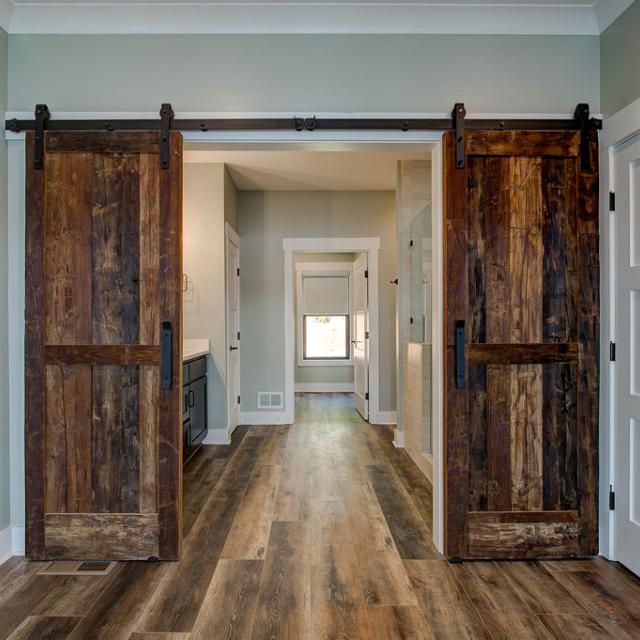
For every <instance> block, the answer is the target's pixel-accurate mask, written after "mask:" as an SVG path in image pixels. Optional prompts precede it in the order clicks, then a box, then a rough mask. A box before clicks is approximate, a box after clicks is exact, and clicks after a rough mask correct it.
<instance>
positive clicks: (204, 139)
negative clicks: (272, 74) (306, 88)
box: [0, 111, 571, 556]
mask: <svg viewBox="0 0 640 640" xmlns="http://www.w3.org/2000/svg"><path fill="white" fill-rule="evenodd" d="M156 115H157V114H155V113H154V114H150V113H145V112H142V113H140V112H99V111H93V112H56V113H55V114H54V116H55V117H56V118H62V119H73V118H79V119H89V120H97V121H103V120H105V119H106V120H109V119H112V118H114V117H116V118H117V117H126V118H131V119H136V120H137V119H143V118H145V117H146V118H151V117H153V118H155V117H156ZM303 115H304V114H303ZM315 115H316V116H317V117H318V118H332V117H339V118H342V117H347V116H349V115H351V116H354V117H362V115H363V114H344V113H330V112H327V113H324V112H323V113H316V114H315ZM5 116H6V118H8V119H10V118H13V117H16V118H18V119H23V120H24V119H30V118H32V117H33V114H32V113H31V112H19V111H16V112H7V113H6V114H5ZM192 116H193V114H180V113H176V118H182V117H185V118H189V117H192ZM276 116H283V117H285V116H286V117H290V114H272V113H230V112H229V113H227V112H225V113H199V114H197V115H196V116H195V117H197V118H203V117H205V118H216V117H225V118H242V117H252V118H261V117H276ZM366 116H367V117H373V118H393V119H398V118H399V119H405V118H414V117H420V118H433V117H438V118H440V117H442V118H446V119H449V118H450V114H435V115H434V114H432V113H410V114H409V113H402V112H398V113H374V114H366ZM470 117H473V116H472V115H471V114H470ZM478 117H483V118H496V119H509V118H514V117H519V116H518V114H480V115H479V116H478ZM542 117H547V118H548V117H557V115H556V114H551V115H542ZM567 117H568V118H571V116H570V115H569V116H567ZM442 135H443V131H441V130H410V131H392V130H344V131H337V130H317V131H302V132H298V131H267V130H265V131H184V132H183V141H184V145H183V146H184V150H185V151H188V150H191V149H197V148H198V146H200V145H202V144H203V143H204V144H208V145H211V144H215V146H216V148H217V149H247V150H255V149H295V150H348V151H365V150H389V151H391V150H397V151H404V150H406V151H409V150H419V151H424V153H425V156H427V157H431V162H432V175H433V176H434V182H433V194H432V199H433V205H432V206H433V220H434V243H437V242H438V241H439V242H440V245H441V242H442V204H441V196H440V194H441V190H442V169H441V159H442V146H441V145H442ZM24 137H25V135H24V132H19V133H13V132H11V131H5V141H6V143H7V156H8V158H7V165H8V223H7V236H8V238H9V242H8V245H9V246H8V271H9V273H8V281H9V282H8V301H9V305H8V307H9V309H10V310H11V311H10V312H9V318H8V333H9V358H8V365H9V370H10V371H11V372H12V375H11V376H10V377H9V436H10V478H11V509H10V510H11V523H12V524H11V534H12V549H11V553H13V554H14V555H24V533H25V530H24V525H23V522H24V515H23V514H24V508H25V503H24V491H23V487H24V341H23V337H24V311H23V309H24V293H25V292H24V266H25V253H24V249H25V247H24V220H25V218H24V215H25V145H24ZM435 246H437V244H436V245H435ZM433 267H434V272H433V278H434V284H433V294H432V295H433V308H434V309H438V308H442V296H443V283H442V282H441V280H442V256H439V254H438V252H434V265H433ZM441 336H442V329H441V319H440V318H439V314H436V313H434V317H433V343H434V344H439V341H441V339H442V337H441ZM433 351H434V353H433V360H432V380H433V381H434V386H433V407H432V419H433V465H434V467H433V523H434V526H433V541H434V544H435V546H436V548H437V549H438V550H439V551H442V549H443V544H444V502H443V501H444V495H443V489H444V482H443V428H444V425H443V404H444V403H443V398H442V393H443V385H442V375H443V369H442V361H441V358H440V353H439V351H440V350H439V349H434V350H433ZM395 443H396V446H399V447H402V431H399V430H396V436H395ZM0 551H1V550H0ZM0 556H2V553H1V552H0Z"/></svg>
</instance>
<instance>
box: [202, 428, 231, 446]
mask: <svg viewBox="0 0 640 640" xmlns="http://www.w3.org/2000/svg"><path fill="white" fill-rule="evenodd" d="M230 443H231V437H230V435H229V429H209V431H207V437H206V438H205V439H204V440H203V441H202V444H230Z"/></svg>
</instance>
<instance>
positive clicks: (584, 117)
mask: <svg viewBox="0 0 640 640" xmlns="http://www.w3.org/2000/svg"><path fill="white" fill-rule="evenodd" d="M573 117H574V119H575V121H576V126H577V128H578V129H579V130H580V164H581V166H582V170H583V171H590V170H591V154H590V146H589V138H590V135H589V134H590V132H591V129H599V128H601V127H602V121H601V120H596V119H595V118H590V117H589V105H588V104H586V103H584V102H581V103H580V104H579V105H578V106H577V107H576V110H575V113H574V114H573Z"/></svg>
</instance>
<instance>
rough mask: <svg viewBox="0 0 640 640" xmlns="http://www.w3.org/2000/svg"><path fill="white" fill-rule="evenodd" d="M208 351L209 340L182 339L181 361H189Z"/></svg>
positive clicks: (204, 354)
mask: <svg viewBox="0 0 640 640" xmlns="http://www.w3.org/2000/svg"><path fill="white" fill-rule="evenodd" d="M208 353H209V340H206V339H202V340H200V339H198V340H195V339H194V340H191V339H190V340H183V341H182V362H189V360H195V359H196V358H200V357H202V356H206V355H207V354H208Z"/></svg>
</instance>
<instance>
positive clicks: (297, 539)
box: [0, 394, 640, 640]
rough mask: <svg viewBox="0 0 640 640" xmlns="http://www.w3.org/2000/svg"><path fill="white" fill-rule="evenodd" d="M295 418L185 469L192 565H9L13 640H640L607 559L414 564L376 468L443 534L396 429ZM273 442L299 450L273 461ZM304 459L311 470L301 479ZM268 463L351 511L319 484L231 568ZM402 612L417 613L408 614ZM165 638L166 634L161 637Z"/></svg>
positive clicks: (638, 610) (6, 595)
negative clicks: (260, 552)
mask: <svg viewBox="0 0 640 640" xmlns="http://www.w3.org/2000/svg"><path fill="white" fill-rule="evenodd" d="M296 404H297V407H296V415H297V421H296V424H294V425H292V426H279V427H239V428H238V429H236V430H235V432H234V433H233V435H232V441H231V444H230V445H225V446H218V447H211V446H204V447H203V448H202V449H201V450H200V451H199V453H198V454H197V455H196V456H195V457H194V458H193V459H192V460H191V461H190V462H189V463H188V464H187V465H186V468H185V474H184V487H185V504H188V505H189V510H190V511H191V512H192V515H190V516H189V519H186V518H185V522H184V528H185V534H184V541H185V544H184V552H183V558H182V561H181V562H179V563H149V562H145V563H138V562H126V563H116V565H115V566H114V567H112V569H111V570H110V571H108V572H107V574H106V576H101V575H85V574H81V575H52V574H50V573H49V574H47V573H42V572H43V571H44V570H46V569H47V568H48V567H49V565H48V563H42V562H27V561H25V559H24V558H13V559H11V560H9V561H8V562H6V563H4V564H3V565H0V640H6V639H7V638H8V637H11V634H13V633H15V632H16V630H18V629H30V628H31V626H30V625H32V624H34V621H33V619H34V618H36V617H38V616H43V617H46V618H50V619H51V618H69V617H75V616H78V617H77V618H75V620H76V622H77V627H76V628H75V629H74V630H73V631H71V632H70V633H71V634H72V635H71V638H72V640H87V639H89V638H104V639H108V640H120V639H122V640H161V639H162V640H165V639H172V640H189V638H192V637H204V638H207V639H208V638H218V637H223V638H224V637H244V638H251V639H252V640H253V638H261V637H267V638H271V637H278V638H279V637H286V635H285V634H287V633H289V636H290V637H296V638H307V637H308V638H340V639H342V638H344V639H348V640H356V639H362V640H371V638H378V637H383V638H385V640H387V638H388V639H389V640H393V639H395V638H397V637H407V638H412V637H413V638H422V637H424V636H426V637H428V638H446V639H449V638H455V639H456V640H458V639H462V640H465V639H467V640H478V639H480V640H483V639H485V640H497V639H501V640H522V639H523V638H535V639H536V640H538V639H545V640H546V639H547V638H554V639H555V640H558V639H562V640H563V639H565V638H571V639H572V640H573V638H616V639H618V638H621V639H624V640H629V639H632V640H636V638H637V630H638V628H639V627H640V606H639V604H638V603H639V602H640V578H638V577H636V576H633V575H632V574H630V573H629V572H628V571H626V570H624V569H623V568H622V567H621V566H620V565H618V564H616V563H612V562H607V561H606V560H604V559H602V558H599V559H595V560H585V559H582V560H572V561H558V560H555V561H544V562H537V561H526V562H522V561H516V562H508V563H505V562H465V563H462V564H450V563H449V562H447V561H446V560H445V559H443V558H441V557H440V556H438V555H437V554H436V553H435V551H434V559H429V560H404V561H402V560H401V559H400V557H399V553H398V549H397V547H396V544H395V541H394V538H393V536H392V534H391V531H392V530H397V529H402V528H403V527H405V526H406V523H405V514H404V513H398V511H394V510H392V509H384V510H383V507H382V504H381V502H380V500H382V501H385V500H387V499H388V496H385V495H384V494H383V493H381V494H379V493H378V492H376V491H374V490H373V487H372V486H371V477H370V475H369V470H370V467H372V466H375V467H376V468H378V469H383V470H384V472H385V475H387V476H388V475H391V476H395V477H396V478H397V481H398V482H400V483H401V485H402V489H403V490H404V491H405V492H406V494H407V495H408V496H409V499H410V500H411V502H412V504H413V505H415V508H416V511H415V514H414V515H415V517H416V518H417V517H419V518H421V519H422V521H423V526H424V527H425V528H426V529H431V527H432V524H431V521H430V517H431V516H430V513H431V508H430V505H431V492H430V490H429V487H428V483H427V481H426V480H425V479H424V477H421V475H420V471H419V470H418V468H417V467H416V465H415V464H414V463H413V461H412V460H411V459H410V458H409V457H408V456H407V454H406V452H404V451H403V450H399V449H395V448H394V446H393V443H392V441H393V429H392V428H391V427H374V426H371V425H368V424H366V423H364V422H363V421H362V419H361V418H360V417H359V416H358V415H357V413H356V412H355V411H354V409H353V406H352V404H351V399H350V398H349V396H347V395H340V394H336V395H327V394H302V395H298V396H297V398H296ZM273 429H276V430H277V433H278V435H279V436H283V437H284V440H285V442H286V446H282V443H280V444H279V445H278V446H274V445H273V438H272V435H273V432H272V431H271V430H273ZM270 434H271V435H270ZM265 446H266V447H267V449H266V454H265V456H263V452H264V451H265V449H264V447H265ZM328 452H330V455H327V453H328ZM329 458H332V459H333V460H330V459H329ZM299 459H302V460H303V461H304V462H306V463H309V464H307V465H302V466H299V467H298V466H295V465H291V462H293V461H296V460H299ZM262 460H268V461H269V462H270V463H277V464H278V466H280V465H282V466H283V467H287V466H288V468H289V469H290V472H289V473H290V476H289V478H288V482H289V483H290V486H291V485H292V484H293V483H294V482H295V480H296V476H295V475H294V470H295V473H297V474H299V475H298V476H297V477H298V480H299V481H300V482H302V480H303V479H304V478H307V477H310V475H311V474H309V473H308V471H309V466H311V465H310V461H315V462H314V464H315V466H316V468H317V469H318V471H317V474H318V475H317V477H318V478H322V477H327V476H326V475H325V471H326V472H330V471H331V469H332V468H335V469H336V470H337V472H338V484H337V488H336V487H333V486H332V487H330V488H328V490H327V495H328V494H329V493H331V494H333V493H335V492H336V491H337V492H338V495H337V496H335V495H334V496H333V498H332V499H330V500H325V499H323V498H322V496H323V491H321V490H320V488H319V487H313V486H312V484H309V485H308V488H307V489H305V496H306V498H305V504H306V509H305V510H303V511H298V512H297V513H298V515H299V516H301V517H302V519H300V520H297V521H295V522H289V523H279V522H277V521H273V522H272V529H274V530H276V531H277V530H278V529H279V530H280V531H279V532H277V533H276V534H274V535H275V536H276V537H274V536H271V540H270V544H269V545H268V546H267V550H266V554H265V558H264V560H221V559H220V551H221V550H222V548H223V547H224V546H225V545H226V544H227V542H228V541H229V539H230V535H231V532H232V530H233V521H234V519H235V518H236V516H239V515H240V511H239V510H238V506H239V505H240V504H241V502H242V496H244V494H245V491H246V490H247V488H248V484H249V481H250V479H252V481H253V482H255V479H256V478H257V477H260V478H261V479H262V480H263V481H264V482H265V487H267V486H271V480H270V476H269V474H266V475H262V474H259V475H258V474H255V473H254V472H255V469H256V466H259V465H260V464H261V461H262ZM381 477H382V474H379V475H378V476H377V479H378V480H380V478H381ZM280 482H282V476H280ZM256 489H257V487H256ZM258 504H259V503H258ZM234 505H235V506H234ZM484 513H486V512H483V515H484ZM274 517H275V513H274ZM485 517H487V516H485ZM491 517H494V518H495V519H498V520H503V521H505V522H508V521H509V520H511V521H517V520H516V518H520V519H521V520H522V521H523V522H524V521H526V520H527V519H528V520H529V522H530V523H531V522H533V523H534V524H535V523H536V522H537V521H538V518H539V516H538V515H537V514H530V513H527V512H522V513H514V512H506V513H503V514H495V515H493V516H491ZM542 517H543V518H552V517H554V512H553V511H551V512H546V511H545V512H544V515H543V516H542ZM555 517H556V518H559V519H561V518H563V517H564V518H565V520H568V521H571V520H572V519H573V520H574V521H575V520H576V516H575V515H572V514H565V515H562V513H560V514H558V515H556V516H555ZM396 519H397V522H396V521H395V520H396ZM189 520H191V523H190V522H189ZM398 563H399V564H398ZM265 570H266V571H265ZM404 580H406V587H405V586H403V585H404V582H403V581H404ZM400 598H405V599H406V601H407V602H408V601H409V599H411V602H410V603H408V604H394V603H393V601H394V600H395V601H396V602H398V601H399V600H400ZM367 600H368V601H369V604H367ZM384 602H387V603H391V604H382V603H384ZM254 605H255V609H254ZM258 607H260V612H259V613H258V614H257V615H256V612H257V611H258ZM150 614H152V615H151V616H150ZM152 623H153V624H154V625H157V626H158V627H161V628H163V630H162V631H160V630H150V629H148V628H147V627H148V626H151V625H152ZM43 624H44V623H43ZM38 628H39V627H37V626H36V629H38ZM172 628H173V629H176V630H171V629H172ZM178 628H180V629H182V630H180V631H178V630H177V629H178ZM425 629H426V630H425ZM225 634H226V635H225ZM36 637H38V636H36ZM45 637H46V636H45ZM54 637H55V636H54ZM64 637H66V636H64Z"/></svg>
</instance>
